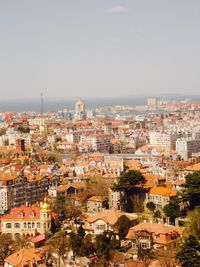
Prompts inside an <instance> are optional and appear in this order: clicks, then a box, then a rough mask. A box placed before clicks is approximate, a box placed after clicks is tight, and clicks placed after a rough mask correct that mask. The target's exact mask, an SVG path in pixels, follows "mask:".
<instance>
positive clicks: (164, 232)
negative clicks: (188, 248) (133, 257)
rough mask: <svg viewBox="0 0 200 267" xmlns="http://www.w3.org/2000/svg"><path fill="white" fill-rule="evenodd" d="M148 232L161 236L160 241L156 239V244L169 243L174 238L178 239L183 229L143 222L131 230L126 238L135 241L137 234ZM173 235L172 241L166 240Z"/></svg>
mask: <svg viewBox="0 0 200 267" xmlns="http://www.w3.org/2000/svg"><path fill="white" fill-rule="evenodd" d="M141 231H147V232H149V233H151V234H154V235H156V236H158V235H159V239H156V243H162V244H163V243H169V242H171V241H172V239H173V238H175V237H176V238H177V237H178V236H180V235H181V229H180V228H179V227H175V226H168V225H164V224H159V223H149V222H143V223H140V224H138V225H136V226H133V227H131V228H130V229H129V231H128V234H127V236H126V238H127V239H134V238H135V234H136V233H137V232H141ZM169 235H171V237H173V238H171V239H166V237H167V236H169Z"/></svg>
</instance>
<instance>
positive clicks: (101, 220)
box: [84, 209, 137, 235]
mask: <svg viewBox="0 0 200 267" xmlns="http://www.w3.org/2000/svg"><path fill="white" fill-rule="evenodd" d="M122 215H125V216H127V217H128V218H129V219H130V220H131V221H133V220H136V219H137V215H136V214H135V213H133V214H126V213H123V212H121V211H119V210H112V209H108V210H104V211H102V212H99V213H98V214H95V215H92V216H90V217H88V218H87V219H86V220H85V225H84V228H85V230H86V231H87V232H88V233H93V234H94V235H98V234H102V233H103V232H104V231H114V226H115V224H116V223H117V221H118V220H119V218H120V217H121V216H122Z"/></svg>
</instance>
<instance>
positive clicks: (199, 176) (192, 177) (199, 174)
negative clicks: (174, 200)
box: [183, 171, 200, 208]
mask: <svg viewBox="0 0 200 267" xmlns="http://www.w3.org/2000/svg"><path fill="white" fill-rule="evenodd" d="M184 188H185V190H184V193H183V197H184V199H186V200H188V201H189V203H190V207H191V208H194V207H195V206H199V205H200V171H196V172H194V173H189V174H188V175H186V177H185V185H184Z"/></svg>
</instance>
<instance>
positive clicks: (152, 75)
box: [0, 0, 200, 99]
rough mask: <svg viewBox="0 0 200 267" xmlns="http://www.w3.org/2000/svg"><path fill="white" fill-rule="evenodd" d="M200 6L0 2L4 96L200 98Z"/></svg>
mask: <svg viewBox="0 0 200 267" xmlns="http://www.w3.org/2000/svg"><path fill="white" fill-rule="evenodd" d="M199 7H200V3H199V2H198V1H193V5H191V3H189V2H188V1H179V0H176V1H173V4H172V3H169V2H164V3H161V2H160V1H157V0H153V1H151V3H150V2H149V1H140V2H138V1H130V0H127V1H123V3H122V1H111V0H109V1H108V0H107V1H105V0H103V1H101V2H97V1H91V0H86V1H84V3H83V2H82V3H81V2H79V3H78V4H77V2H76V1H73V2H72V1H62V0H60V1H58V2H56V3H55V2H54V1H42V2H41V1H38V0H36V1H31V2H26V1H23V0H20V1H17V2H12V4H11V3H9V2H7V1H6V2H1V3H0V25H1V27H0V34H1V43H0V58H1V62H0V71H1V79H0V88H1V98H2V99H4V98H6V99H15V98H24V99H26V98H37V97H38V96H39V94H40V92H41V91H42V92H43V93H44V96H45V95H46V96H47V95H48V96H49V97H58V96H60V97H76V96H81V97H85V98H87V97H90V96H91V95H93V96H94V97H95V96H96V97H103V96H107V97H112V96H119V97H120V96H121V95H132V94H137V93H138V92H140V94H143V95H145V94H152V93H153V94H154V95H156V94H161V93H166V92H167V93H174V92H176V93H186V94H189V93H191V94H192V93H193V94H195V93H198V91H199V86H200V82H199V78H198V71H199V66H198V65H199V63H198V62H199V56H200V55H199V51H198V50H199V44H200V38H199V35H198V34H197V33H198V25H199V22H200V18H199V15H198V10H199ZM24 21H25V22H26V23H24Z"/></svg>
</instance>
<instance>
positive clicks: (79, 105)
mask: <svg viewBox="0 0 200 267" xmlns="http://www.w3.org/2000/svg"><path fill="white" fill-rule="evenodd" d="M74 118H75V119H76V120H85V119H86V111H85V102H84V101H83V100H78V101H76V104H75V115H74Z"/></svg>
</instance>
